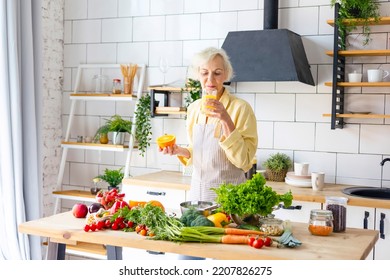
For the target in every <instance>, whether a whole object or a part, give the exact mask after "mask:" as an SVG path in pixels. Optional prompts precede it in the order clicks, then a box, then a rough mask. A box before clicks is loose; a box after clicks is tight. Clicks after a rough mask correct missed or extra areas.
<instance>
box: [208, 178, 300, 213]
mask: <svg viewBox="0 0 390 280" xmlns="http://www.w3.org/2000/svg"><path fill="white" fill-rule="evenodd" d="M265 183H266V181H265V179H264V177H263V176H262V175H261V174H260V173H258V174H255V175H254V176H253V177H252V179H250V180H247V181H246V182H244V183H241V184H239V185H233V184H222V185H220V186H219V188H214V189H213V190H214V192H215V193H216V194H217V199H216V202H217V203H218V204H220V205H221V206H220V210H221V211H223V212H225V213H227V214H236V215H239V216H243V215H254V214H258V215H261V216H267V215H268V214H271V213H272V211H273V208H274V206H276V205H279V203H281V202H282V203H283V204H284V205H285V206H286V207H289V206H290V205H291V203H292V198H293V196H292V194H291V191H289V192H287V193H285V194H282V195H279V194H278V193H276V192H275V191H274V190H272V188H271V187H269V186H266V185H265Z"/></svg>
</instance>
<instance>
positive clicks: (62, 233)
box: [19, 212, 378, 260]
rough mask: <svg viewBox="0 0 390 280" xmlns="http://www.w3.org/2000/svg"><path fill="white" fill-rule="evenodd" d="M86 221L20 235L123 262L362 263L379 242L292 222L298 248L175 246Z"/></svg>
mask: <svg viewBox="0 0 390 280" xmlns="http://www.w3.org/2000/svg"><path fill="white" fill-rule="evenodd" d="M84 225H85V219H77V218H75V217H74V216H73V215H72V213H71V212H65V213H60V214H56V215H53V216H50V217H46V218H42V219H38V220H34V221H29V222H25V223H22V224H20V225H19V231H20V232H21V233H25V234H30V235H37V236H41V237H47V238H49V240H50V242H53V243H58V254H57V259H64V256H65V249H66V245H77V244H78V243H84V242H87V243H92V244H101V245H105V246H106V249H107V258H108V259H121V258H122V247H131V248H137V249H144V250H151V251H156V248H158V250H159V251H161V252H167V253H176V254H181V255H191V256H197V257H204V258H212V259H221V260H222V259H226V260H239V259H241V260H244V259H248V260H255V259H263V260H283V259H284V260H285V259H292V260H325V259H328V260H336V259H344V260H359V259H365V258H366V256H367V255H368V254H369V252H370V251H371V249H372V248H373V247H374V245H375V243H376V241H377V240H378V231H375V230H363V229H352V228H347V230H346V231H345V232H344V233H332V234H331V235H330V236H314V235H311V234H310V233H309V231H308V229H307V226H308V225H307V224H305V223H292V229H293V230H292V231H293V235H294V237H295V238H297V239H298V240H300V241H301V242H302V245H301V246H300V247H296V248H276V247H275V246H272V247H264V248H262V249H254V248H252V247H250V246H248V245H246V244H245V245H226V244H214V243H204V244H200V243H180V244H179V243H174V242H169V241H159V240H150V239H147V238H146V237H144V236H141V235H138V234H136V233H134V232H124V231H115V230H109V229H106V230H101V231H95V232H85V231H84V230H83V228H84Z"/></svg>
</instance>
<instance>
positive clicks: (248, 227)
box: [237, 224, 260, 231]
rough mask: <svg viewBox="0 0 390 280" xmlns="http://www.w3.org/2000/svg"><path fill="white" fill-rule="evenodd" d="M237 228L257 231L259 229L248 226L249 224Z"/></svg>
mask: <svg viewBox="0 0 390 280" xmlns="http://www.w3.org/2000/svg"><path fill="white" fill-rule="evenodd" d="M237 228H239V229H249V230H257V231H260V229H259V227H257V226H254V225H250V224H241V225H239V226H238V227H237Z"/></svg>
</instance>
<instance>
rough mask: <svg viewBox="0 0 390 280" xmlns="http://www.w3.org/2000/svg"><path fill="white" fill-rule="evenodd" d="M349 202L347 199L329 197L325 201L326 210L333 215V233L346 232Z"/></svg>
mask: <svg viewBox="0 0 390 280" xmlns="http://www.w3.org/2000/svg"><path fill="white" fill-rule="evenodd" d="M347 202H348V199H347V198H346V197H338V196H327V197H326V199H325V205H326V210H329V211H332V214H333V231H334V232H344V231H345V228H346V224H347Z"/></svg>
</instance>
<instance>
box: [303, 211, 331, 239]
mask: <svg viewBox="0 0 390 280" xmlns="http://www.w3.org/2000/svg"><path fill="white" fill-rule="evenodd" d="M309 231H310V233H311V234H313V235H320V236H328V235H329V234H331V233H332V231H333V214H332V211H329V210H322V209H313V210H311V211H310V220H309Z"/></svg>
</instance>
